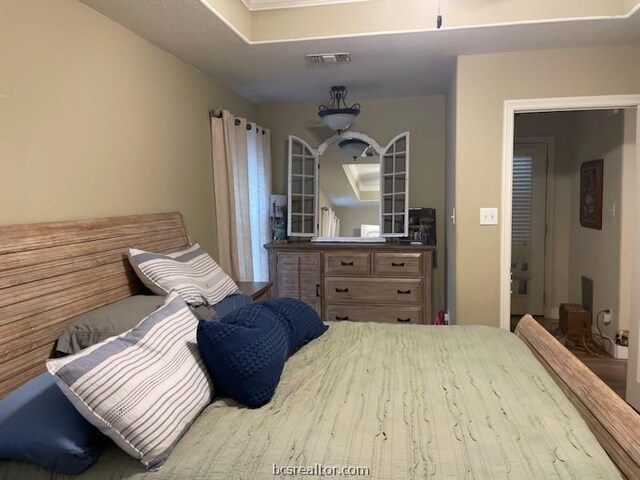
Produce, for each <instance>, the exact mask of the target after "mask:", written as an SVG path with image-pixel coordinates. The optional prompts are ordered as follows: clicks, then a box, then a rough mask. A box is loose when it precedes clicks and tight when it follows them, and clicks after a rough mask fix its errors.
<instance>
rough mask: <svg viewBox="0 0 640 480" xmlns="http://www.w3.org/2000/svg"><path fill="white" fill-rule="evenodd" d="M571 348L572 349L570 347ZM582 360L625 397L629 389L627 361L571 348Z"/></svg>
mask: <svg viewBox="0 0 640 480" xmlns="http://www.w3.org/2000/svg"><path fill="white" fill-rule="evenodd" d="M570 350H571V349H570ZM571 352H572V353H573V354H574V355H575V356H576V357H578V358H579V359H580V360H582V362H583V363H584V364H585V365H586V366H587V367H588V368H589V369H590V370H591V371H592V372H593V373H595V374H596V375H597V376H598V377H599V378H600V379H601V380H602V381H603V382H604V383H606V384H607V385H609V386H610V387H611V389H612V390H613V391H614V392H616V393H617V394H618V395H620V396H621V397H622V398H624V397H625V392H626V389H627V361H626V360H620V359H618V358H613V357H593V356H591V355H588V354H586V353H584V352H581V351H578V350H571Z"/></svg>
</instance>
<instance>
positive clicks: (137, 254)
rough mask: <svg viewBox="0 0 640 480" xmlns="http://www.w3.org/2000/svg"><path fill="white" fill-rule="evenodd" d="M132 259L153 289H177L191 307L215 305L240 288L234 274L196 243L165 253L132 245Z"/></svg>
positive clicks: (143, 279) (159, 292)
mask: <svg viewBox="0 0 640 480" xmlns="http://www.w3.org/2000/svg"><path fill="white" fill-rule="evenodd" d="M129 262H130V263H131V265H132V266H133V269H134V270H135V271H136V273H137V275H138V277H140V280H142V282H143V283H144V284H145V285H146V286H147V287H148V288H149V289H150V290H151V291H152V292H154V293H156V294H158V295H167V294H168V293H169V292H172V291H176V292H178V293H179V294H180V296H181V297H182V299H183V300H184V301H185V302H187V303H188V304H189V305H192V306H198V305H203V304H209V305H215V304H216V303H218V302H219V301H221V300H223V299H224V298H225V297H226V296H228V295H231V294H232V293H235V292H237V291H238V286H237V285H236V284H235V282H234V281H233V280H232V279H231V277H229V275H227V274H226V273H224V270H222V268H220V266H219V265H218V264H217V263H216V262H215V260H214V259H213V258H211V256H210V255H209V254H208V253H207V252H205V251H204V250H203V249H202V247H200V245H198V244H197V243H194V244H193V245H192V246H191V247H189V248H188V249H186V250H182V251H179V252H174V253H169V254H166V255H161V254H159V253H150V252H145V251H143V250H138V249H136V248H130V249H129Z"/></svg>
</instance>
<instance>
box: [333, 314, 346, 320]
mask: <svg viewBox="0 0 640 480" xmlns="http://www.w3.org/2000/svg"><path fill="white" fill-rule="evenodd" d="M336 320H349V315H345V316H344V317H341V316H340V315H336Z"/></svg>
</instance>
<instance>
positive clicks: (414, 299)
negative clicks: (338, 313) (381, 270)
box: [324, 277, 422, 305]
mask: <svg viewBox="0 0 640 480" xmlns="http://www.w3.org/2000/svg"><path fill="white" fill-rule="evenodd" d="M324 291H325V299H326V302H327V304H330V303H362V304H378V303H398V304H401V305H405V304H420V303H422V279H419V278H335V277H328V278H326V279H325V290H324Z"/></svg>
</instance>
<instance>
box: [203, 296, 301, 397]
mask: <svg viewBox="0 0 640 480" xmlns="http://www.w3.org/2000/svg"><path fill="white" fill-rule="evenodd" d="M197 340H198V348H199V350H200V355H201V356H202V359H203V360H204V363H205V365H206V366H207V369H208V370H209V374H210V375H211V378H212V379H213V383H214V385H215V386H216V390H217V391H218V392H220V393H221V394H222V395H226V396H228V397H231V398H233V399H234V400H237V401H238V402H240V403H242V404H244V405H246V406H248V407H251V408H257V407H260V406H262V405H264V404H265V403H267V402H269V400H271V397H272V396H273V394H274V392H275V390H276V387H277V385H278V382H279V381H280V375H281V374H282V369H283V368H284V363H285V361H286V359H287V355H288V351H289V348H288V340H287V336H286V334H285V332H284V330H283V328H282V325H281V323H280V322H279V321H278V319H277V318H276V314H275V313H274V312H273V311H272V310H270V309H269V308H266V307H264V306H262V305H260V304H259V303H255V304H251V305H246V306H244V307H241V308H239V309H238V310H235V311H234V312H231V313H229V314H228V315H225V316H224V317H222V318H221V319H220V320H219V321H214V322H207V321H200V322H199V323H198V332H197Z"/></svg>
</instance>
